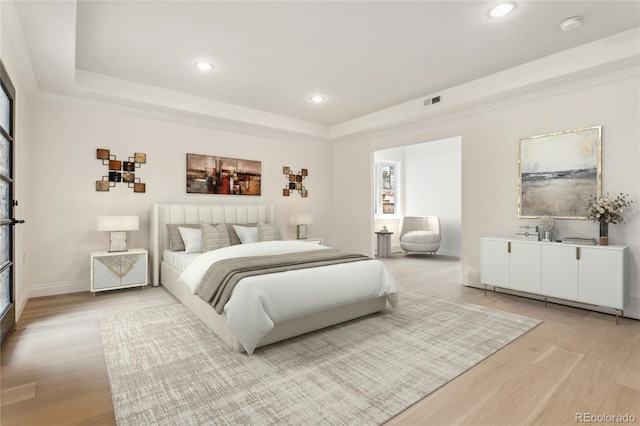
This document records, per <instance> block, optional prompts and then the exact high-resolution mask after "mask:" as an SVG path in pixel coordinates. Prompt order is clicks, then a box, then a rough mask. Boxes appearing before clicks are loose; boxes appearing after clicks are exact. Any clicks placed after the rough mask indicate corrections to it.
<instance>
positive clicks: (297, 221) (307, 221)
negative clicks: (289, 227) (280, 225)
mask: <svg viewBox="0 0 640 426" xmlns="http://www.w3.org/2000/svg"><path fill="white" fill-rule="evenodd" d="M291 224H293V225H311V224H313V215H312V214H311V213H298V214H294V215H293V216H291Z"/></svg>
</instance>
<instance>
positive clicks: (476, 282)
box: [460, 271, 484, 288]
mask: <svg viewBox="0 0 640 426" xmlns="http://www.w3.org/2000/svg"><path fill="white" fill-rule="evenodd" d="M460 282H461V283H462V285H465V286H467V287H478V288H484V286H483V285H482V283H481V282H480V272H475V271H467V272H462V273H460Z"/></svg>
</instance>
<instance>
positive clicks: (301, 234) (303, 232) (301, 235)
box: [298, 225, 307, 240]
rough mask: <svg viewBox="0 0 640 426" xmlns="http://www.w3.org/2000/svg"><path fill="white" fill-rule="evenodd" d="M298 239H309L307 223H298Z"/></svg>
mask: <svg viewBox="0 0 640 426" xmlns="http://www.w3.org/2000/svg"><path fill="white" fill-rule="evenodd" d="M298 239H299V240H306V239H307V225H298Z"/></svg>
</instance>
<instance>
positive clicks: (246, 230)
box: [233, 225, 258, 244]
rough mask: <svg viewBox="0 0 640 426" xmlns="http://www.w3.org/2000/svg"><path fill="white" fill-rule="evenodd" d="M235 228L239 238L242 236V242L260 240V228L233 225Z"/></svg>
mask: <svg viewBox="0 0 640 426" xmlns="http://www.w3.org/2000/svg"><path fill="white" fill-rule="evenodd" d="M233 230H234V231H236V234H238V238H240V242H241V243H242V244H247V243H257V242H258V228H254V227H253V226H239V225H233Z"/></svg>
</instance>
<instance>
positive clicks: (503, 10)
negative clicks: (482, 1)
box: [489, 3, 516, 18]
mask: <svg viewBox="0 0 640 426" xmlns="http://www.w3.org/2000/svg"><path fill="white" fill-rule="evenodd" d="M515 8H516V5H515V4H514V3H500V4H499V5H497V6H494V7H492V8H491V10H489V16H491V17H492V18H502V17H503V16H507V15H508V14H510V13H511V12H513V10H514V9H515Z"/></svg>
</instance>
